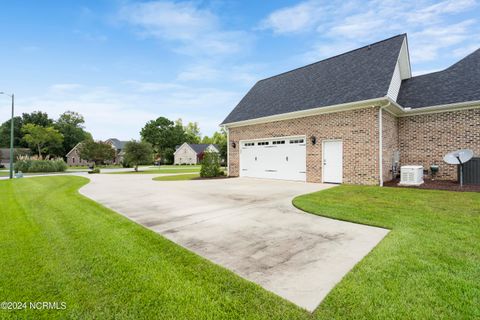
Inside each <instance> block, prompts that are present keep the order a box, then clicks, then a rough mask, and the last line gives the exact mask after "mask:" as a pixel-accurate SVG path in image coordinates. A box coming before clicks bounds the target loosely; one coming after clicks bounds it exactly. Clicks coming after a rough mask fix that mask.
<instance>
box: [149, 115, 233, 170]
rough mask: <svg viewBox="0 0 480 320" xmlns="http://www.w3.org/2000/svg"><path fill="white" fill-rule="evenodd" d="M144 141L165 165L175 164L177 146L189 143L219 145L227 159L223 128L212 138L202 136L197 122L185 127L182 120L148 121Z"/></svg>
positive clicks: (221, 154) (225, 138)
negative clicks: (174, 156) (174, 155)
mask: <svg viewBox="0 0 480 320" xmlns="http://www.w3.org/2000/svg"><path fill="white" fill-rule="evenodd" d="M140 136H141V137H142V140H143V141H146V142H148V143H150V144H151V145H152V146H153V148H154V151H155V154H157V157H158V158H160V159H161V160H162V162H163V163H173V153H174V152H175V149H176V147H177V146H179V145H181V144H183V143H184V142H187V143H206V144H217V145H218V146H219V149H220V157H221V158H222V159H226V158H227V134H226V132H225V130H224V129H223V128H222V129H221V130H220V131H219V132H215V133H214V134H213V135H212V136H211V137H208V136H202V134H201V132H200V128H199V126H198V123H197V122H189V123H188V124H186V125H183V122H182V119H178V120H176V121H172V120H170V119H167V118H165V117H159V118H157V119H155V120H151V121H148V122H147V123H146V124H145V126H144V127H143V128H142V130H141V131H140Z"/></svg>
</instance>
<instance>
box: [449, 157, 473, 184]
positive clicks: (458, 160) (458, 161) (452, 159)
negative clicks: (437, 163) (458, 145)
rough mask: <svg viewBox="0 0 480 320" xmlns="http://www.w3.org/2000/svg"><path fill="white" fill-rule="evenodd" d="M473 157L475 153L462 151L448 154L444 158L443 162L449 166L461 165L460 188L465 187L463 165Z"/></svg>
mask: <svg viewBox="0 0 480 320" xmlns="http://www.w3.org/2000/svg"><path fill="white" fill-rule="evenodd" d="M472 157H473V151H472V150H470V149H462V150H457V151H453V152H450V153H447V154H446V155H445V157H443V161H445V162H446V163H448V164H458V165H460V187H463V164H464V163H465V162H468V161H469V160H470V159H472Z"/></svg>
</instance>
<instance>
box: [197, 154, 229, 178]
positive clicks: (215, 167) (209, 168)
mask: <svg viewBox="0 0 480 320" xmlns="http://www.w3.org/2000/svg"><path fill="white" fill-rule="evenodd" d="M223 174H224V173H223V170H222V169H221V168H220V156H219V155H218V153H216V152H208V151H207V152H204V153H203V159H202V168H201V169H200V177H202V178H213V177H219V176H223Z"/></svg>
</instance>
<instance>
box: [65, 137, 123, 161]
mask: <svg viewBox="0 0 480 320" xmlns="http://www.w3.org/2000/svg"><path fill="white" fill-rule="evenodd" d="M127 142H128V141H120V140H118V139H116V138H110V139H108V140H105V143H108V144H109V145H111V146H112V148H113V149H114V150H115V158H114V159H112V160H111V161H109V163H110V162H111V163H113V164H121V163H122V161H123V156H124V155H125V152H124V150H123V149H124V147H125V144H126V143H127ZM80 145H81V142H79V143H77V144H76V145H75V147H73V148H72V150H70V151H69V152H68V153H67V154H66V156H65V157H66V159H67V165H69V166H86V165H88V164H89V162H88V161H87V160H84V159H82V158H80V152H79V147H80Z"/></svg>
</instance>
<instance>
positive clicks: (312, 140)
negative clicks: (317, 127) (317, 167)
mask: <svg viewBox="0 0 480 320" xmlns="http://www.w3.org/2000/svg"><path fill="white" fill-rule="evenodd" d="M310 141H311V142H312V144H313V145H315V144H316V143H317V137H315V136H311V137H310Z"/></svg>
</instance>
